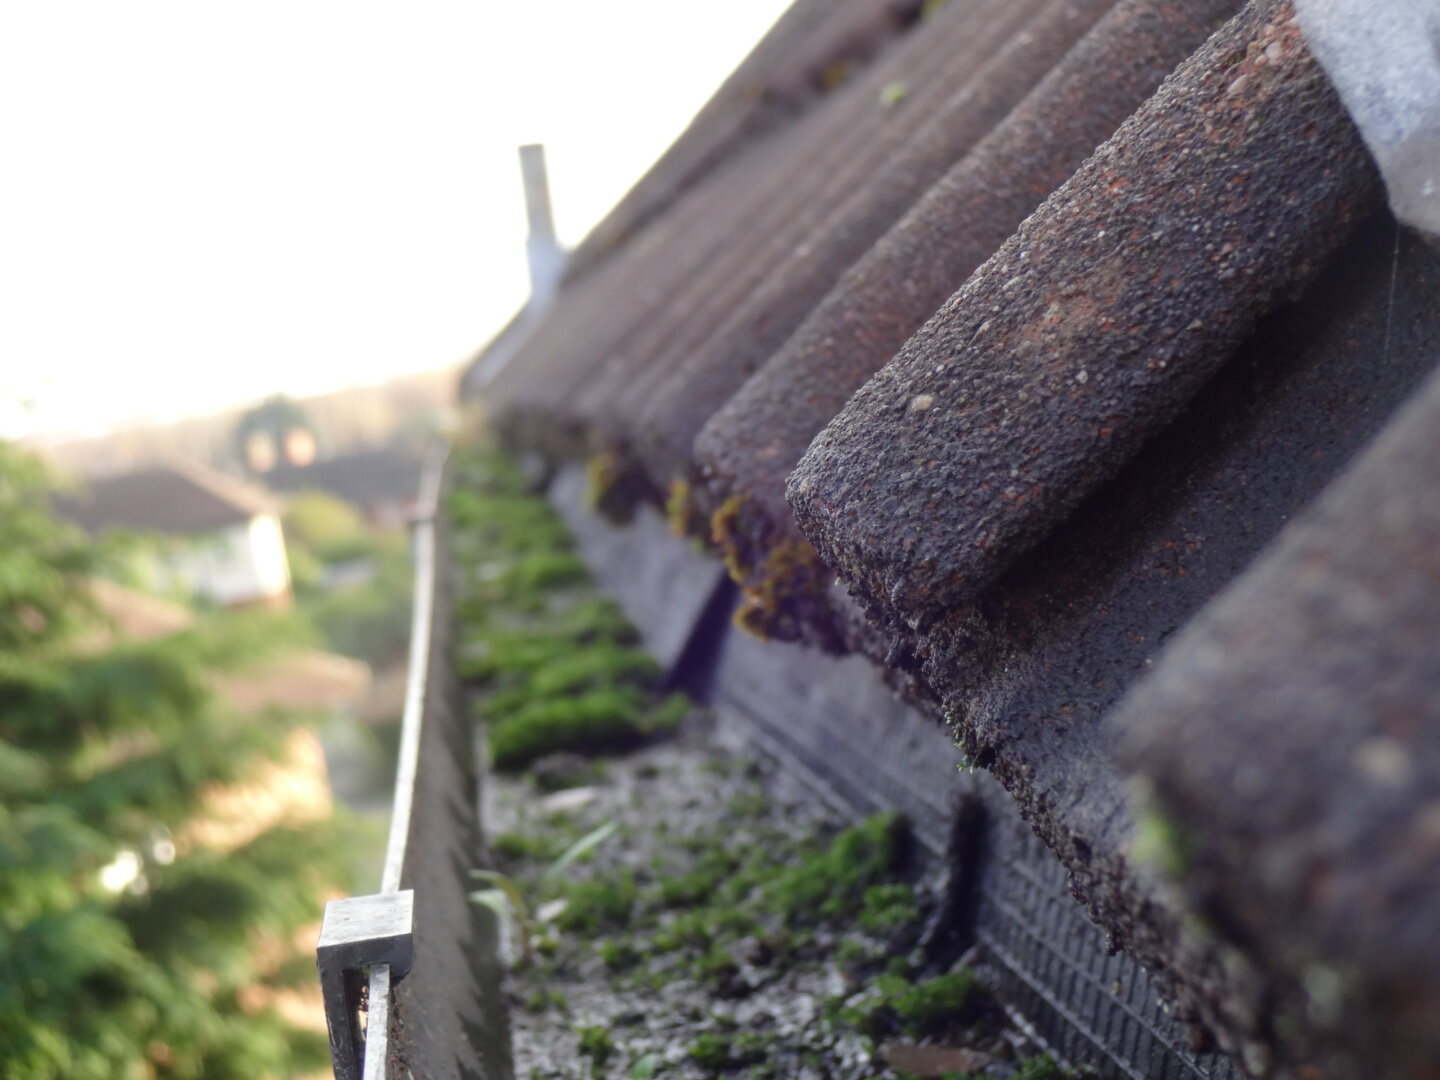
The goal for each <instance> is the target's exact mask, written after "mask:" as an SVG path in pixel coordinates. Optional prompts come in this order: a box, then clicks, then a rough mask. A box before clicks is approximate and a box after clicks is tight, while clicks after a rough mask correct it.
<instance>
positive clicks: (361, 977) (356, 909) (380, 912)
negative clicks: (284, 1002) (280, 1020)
mask: <svg viewBox="0 0 1440 1080" xmlns="http://www.w3.org/2000/svg"><path fill="white" fill-rule="evenodd" d="M414 934H415V892H414V890H413V889H403V890H401V891H398V892H386V893H377V894H375V895H373V896H353V897H348V898H346V899H343V900H331V901H330V902H329V903H328V904H326V905H325V919H324V922H323V923H322V924H321V926H320V940H319V942H318V943H317V944H316V946H315V966H316V967H317V968H319V970H320V988H321V991H322V993H323V994H324V997H325V1023H326V1026H327V1027H328V1028H329V1030H330V1059H331V1061H332V1062H334V1065H335V1080H360V1077H361V1063H362V1061H363V1060H364V1055H365V1034H364V1033H363V1032H362V1031H361V1029H360V1014H361V1012H363V1011H365V1006H366V1004H367V1003H366V1002H365V998H366V995H367V992H368V987H369V982H370V969H371V968H378V967H380V966H382V965H383V966H384V967H385V968H386V969H387V971H388V973H389V974H388V982H390V983H394V982H399V981H400V980H401V979H403V978H404V977H405V975H406V974H407V973H408V972H409V970H410V963H411V960H412V958H413V957H414V954H415V939H414ZM378 1015H384V1016H387V1017H388V1010H385V1011H384V1012H383V1013H380V1014H378ZM378 1015H377V1014H372V1019H378ZM377 1035H378V1036H379V1037H380V1039H381V1040H382V1041H383V1037H384V1035H383V1032H377Z"/></svg>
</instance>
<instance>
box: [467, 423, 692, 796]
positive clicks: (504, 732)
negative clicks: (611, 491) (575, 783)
mask: <svg viewBox="0 0 1440 1080" xmlns="http://www.w3.org/2000/svg"><path fill="white" fill-rule="evenodd" d="M454 468H455V474H454V475H455V490H454V492H453V493H452V495H451V498H450V501H449V509H450V515H451V520H452V522H453V524H454V526H455V528H454V530H453V531H454V534H455V535H454V541H453V548H454V551H455V558H456V562H457V563H458V564H459V565H460V566H461V568H462V571H463V572H462V574H461V585H462V588H461V592H460V595H459V596H458V597H457V601H456V612H457V618H458V620H459V623H460V634H459V637H460V649H459V656H458V657H457V660H456V667H457V669H458V670H459V672H460V674H461V676H462V678H464V679H466V680H467V681H468V682H469V683H470V684H471V686H472V687H473V688H475V689H476V690H478V691H479V694H478V695H477V705H476V708H477V715H478V716H479V718H481V719H482V720H483V721H485V722H486V724H487V725H488V732H487V734H488V740H489V745H490V756H491V761H492V762H493V764H494V766H495V767H496V768H498V769H503V770H514V769H523V768H525V767H526V766H527V765H529V764H530V763H531V762H532V761H534V760H535V759H536V758H538V757H542V756H544V755H547V754H551V753H555V752H558V751H571V752H578V753H585V754H599V753H606V752H610V751H617V750H623V749H627V748H629V747H633V746H635V745H637V744H639V743H641V742H643V741H645V740H647V739H649V738H652V737H655V736H658V735H662V734H665V733H668V732H671V731H673V730H675V728H676V727H678V726H679V724H680V722H681V720H682V719H683V718H684V715H685V714H686V713H687V712H688V710H689V708H690V705H689V702H688V699H686V698H685V697H684V696H683V695H670V696H668V697H666V698H663V699H657V697H656V693H655V691H656V689H657V687H658V682H659V678H660V674H661V672H660V669H659V667H658V665H657V664H656V663H655V662H654V660H652V659H651V658H650V657H649V656H648V655H646V653H644V652H643V651H642V650H640V649H638V648H636V647H635V644H636V641H637V635H636V634H635V632H634V629H633V628H632V627H631V626H630V625H629V623H628V621H627V620H626V619H625V617H624V615H623V614H622V613H621V612H620V610H619V608H618V607H616V606H615V605H614V604H613V603H612V602H610V601H609V600H606V599H604V598H602V597H599V596H597V595H595V593H594V590H593V586H592V585H591V584H590V582H589V577H588V574H587V573H586V570H585V565H584V563H583V561H582V560H581V559H580V557H579V556H578V555H576V554H575V553H574V552H573V551H572V550H571V549H570V540H569V537H568V535H567V534H566V531H565V528H564V526H563V524H562V523H561V522H560V520H559V518H558V517H556V515H555V514H554V512H553V511H552V510H551V508H550V506H549V505H548V504H547V503H546V502H545V500H544V499H541V498H539V497H538V496H535V495H532V494H530V493H529V492H528V491H527V490H526V485H525V481H524V478H523V476H522V475H520V474H519V471H518V470H517V469H515V468H514V467H513V464H511V463H508V462H507V461H506V459H505V458H504V457H503V456H502V455H499V454H495V453H490V452H485V451H468V452H460V453H457V455H456V459H455V467H454ZM601 471H602V472H603V471H604V470H601Z"/></svg>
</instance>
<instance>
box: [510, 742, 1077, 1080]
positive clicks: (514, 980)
mask: <svg viewBox="0 0 1440 1080" xmlns="http://www.w3.org/2000/svg"><path fill="white" fill-rule="evenodd" d="M567 783H579V784H581V785H582V786H577V787H563V786H562V787H561V788H560V790H558V791H547V790H546V789H547V788H553V787H555V786H557V785H564V784H567ZM486 802H487V805H486V810H485V812H486V818H487V821H488V822H489V825H490V829H489V843H490V848H491V855H492V858H493V863H494V865H495V866H496V867H497V868H499V869H500V870H502V871H504V872H505V873H507V874H509V875H510V876H511V877H512V878H513V879H514V881H515V882H516V884H517V885H518V886H519V888H520V889H521V890H522V892H523V893H524V894H525V897H526V900H527V903H528V904H529V905H530V907H531V908H532V915H534V914H535V913H536V912H538V914H539V916H541V917H543V918H535V919H534V922H533V925H532V941H533V942H534V943H535V945H536V949H535V958H534V959H533V960H532V961H531V962H529V963H524V962H520V963H513V960H514V958H515V957H517V956H518V954H519V953H520V948H519V944H518V942H519V936H520V931H519V930H518V929H517V926H516V924H515V923H514V922H511V923H509V925H508V927H507V933H506V935H505V937H506V938H507V943H506V949H507V951H508V953H509V954H510V955H511V957H512V963H513V966H512V968H511V972H510V976H509V979H508V984H507V997H508V1000H509V1003H510V1006H511V1024H512V1039H513V1045H514V1054H515V1075H516V1077H519V1078H524V1080H529V1078H532V1077H534V1078H542V1077H543V1078H560V1077H590V1076H634V1077H646V1076H651V1075H655V1076H665V1077H684V1078H700V1077H710V1076H716V1075H718V1074H721V1073H724V1074H728V1075H740V1076H750V1077H804V1078H811V1080H821V1078H837V1080H838V1078H850V1077H857V1078H858V1077H886V1076H890V1077H893V1076H899V1075H927V1076H994V1077H997V1078H998V1077H1006V1076H1015V1075H1023V1076H1036V1077H1039V1076H1046V1075H1063V1074H1061V1073H1060V1072H1059V1071H1058V1070H1054V1069H1053V1068H1051V1067H1048V1063H1047V1062H1045V1061H1044V1060H1043V1059H1040V1060H1037V1059H1036V1058H1035V1054H1036V1048H1035V1047H1033V1046H1032V1045H1030V1044H1028V1043H1027V1041H1026V1039H1025V1038H1024V1036H1023V1035H1022V1034H1021V1033H1020V1032H1019V1031H1018V1030H1016V1029H1014V1028H1013V1027H1012V1026H1011V1025H1009V1024H1008V1022H1007V1021H1006V1019H1005V1016H1004V1014H1003V1012H1001V1011H1000V1010H999V1008H998V1007H997V1006H996V1005H995V1004H994V1003H993V1002H992V1001H991V1000H990V999H989V998H988V996H987V995H986V994H985V992H984V991H983V989H982V988H979V987H976V988H975V990H974V991H973V992H972V993H970V994H969V995H968V997H966V999H965V1001H964V1003H963V1005H961V1006H960V1007H959V1008H957V1009H951V1008H949V1004H953V1003H947V1002H944V1001H942V1002H941V1003H940V1005H939V1008H938V1010H935V1009H932V1010H930V1011H929V1012H927V1011H926V1009H925V1008H924V1007H923V1002H921V1004H920V1006H917V1004H916V1002H917V1001H920V999H919V998H916V997H915V996H914V995H913V994H912V997H911V998H910V999H906V1000H908V1001H909V1003H910V1004H909V1006H902V1008H908V1009H909V1014H908V1017H901V1016H899V1015H897V1014H896V1012H895V1010H894V1009H893V1008H888V1007H886V1006H885V1004H884V1003H883V1002H882V1001H881V998H882V997H884V996H885V995H886V994H887V993H889V994H890V995H891V998H892V999H893V998H894V997H895V993H896V988H897V987H902V988H903V987H904V986H906V985H910V986H915V985H921V986H926V987H929V991H930V993H932V994H939V993H942V990H943V988H944V987H946V986H949V987H952V988H953V986H954V985H955V984H956V982H957V981H960V982H963V980H964V979H965V978H966V974H965V973H966V971H967V969H965V968H964V967H963V965H962V964H955V965H953V966H951V965H947V964H945V961H944V960H943V959H941V958H931V957H928V956H927V953H926V949H925V948H924V947H923V945H922V944H921V942H922V941H923V940H924V938H925V931H926V929H927V923H929V922H931V921H933V912H934V911H936V910H937V909H938V908H939V907H940V905H939V903H938V902H937V892H938V890H937V889H936V887H935V886H934V884H933V883H932V882H930V881H928V880H927V877H928V876H929V875H927V873H926V868H925V867H924V866H923V865H921V864H920V863H919V860H918V858H917V857H916V855H915V853H914V851H913V850H912V849H913V848H914V845H910V844H907V843H905V842H904V837H905V832H904V828H903V822H901V823H898V825H897V826H895V827H894V828H892V830H891V831H890V832H889V833H888V835H891V836H898V837H900V838H901V842H900V843H899V844H898V845H897V846H896V847H895V848H894V850H893V852H892V854H893V855H894V856H895V857H894V858H893V859H892V860H891V862H890V864H889V866H890V871H891V873H890V878H891V882H890V883H891V885H892V886H893V885H896V884H899V883H901V882H908V883H909V884H911V885H912V886H913V887H914V894H913V896H914V898H913V901H911V902H909V903H908V904H907V903H901V904H900V905H899V907H895V908H892V909H890V910H889V912H888V913H887V912H883V911H881V912H879V917H877V910H876V909H877V905H876V904H875V903H874V900H875V898H876V896H878V895H881V894H872V895H871V896H870V897H869V900H870V902H868V903H866V904H863V905H854V908H852V909H851V910H846V911H842V912H840V913H839V914H835V915H833V916H832V917H825V916H823V915H819V914H816V913H815V912H813V911H812V912H809V913H800V914H797V913H796V911H794V910H790V911H786V910H784V905H785V903H786V901H783V900H782V901H778V902H777V901H776V900H775V899H774V895H775V893H776V891H777V889H778V890H781V891H783V890H784V889H785V888H786V886H785V885H784V884H781V885H779V886H777V885H776V881H784V880H788V881H790V882H791V885H793V884H794V880H795V878H796V875H794V874H792V875H791V877H790V878H786V877H785V875H786V872H787V871H788V870H789V869H790V868H791V867H793V866H795V865H798V864H800V863H801V862H804V860H805V859H806V858H807V856H809V857H811V858H812V860H813V856H814V854H815V853H816V852H824V851H826V850H827V849H829V847H830V845H831V844H832V842H833V839H834V837H836V836H837V835H839V834H840V833H841V832H842V831H843V829H844V825H845V824H847V823H845V822H842V821H840V820H838V819H837V818H836V817H835V816H834V815H833V814H832V813H831V812H830V811H828V809H827V808H826V807H825V806H824V805H823V804H821V803H820V801H819V800H817V799H815V798H814V797H813V796H812V795H811V794H810V793H809V792H808V791H807V790H806V789H805V788H803V787H802V786H801V785H800V784H799V782H798V781H796V780H795V779H794V778H793V777H791V776H789V775H788V774H786V773H784V772H783V771H781V770H780V769H779V768H778V767H776V766H775V764H774V763H773V762H771V761H769V760H768V759H766V758H764V757H762V756H759V755H757V754H756V753H755V752H754V751H753V750H752V749H749V748H746V747H741V746H737V745H734V744H733V743H731V742H730V741H728V740H727V739H725V738H724V737H722V736H721V735H719V734H717V733H716V732H715V731H714V730H713V729H712V728H711V726H710V724H709V723H708V721H707V720H705V719H704V718H702V717H698V716H697V717H692V719H691V720H690V721H688V722H687V726H686V729H685V730H684V732H683V733H682V734H681V735H680V736H679V737H678V738H675V739H672V740H669V741H667V742H664V743H660V744H656V745H652V746H649V747H647V748H644V749H642V750H640V751H638V752H636V753H633V754H631V755H628V756H625V757H623V758H610V759H606V760H604V761H602V762H598V763H597V762H592V761H589V760H586V759H582V758H578V757H575V756H573V755H557V756H555V757H554V758H552V759H548V760H545V761H542V762H539V763H537V766H536V767H535V768H534V769H532V770H531V772H530V773H528V774H526V775H525V776H523V777H505V776H497V777H495V778H493V779H492V780H491V782H490V783H489V786H488V790H487V799H486ZM874 821H875V819H872V824H873V823H874ZM611 822H613V823H615V825H616V826H617V828H616V831H615V833H614V834H613V835H611V836H610V837H609V838H608V839H606V840H604V841H602V842H601V843H600V844H599V845H598V846H597V847H596V848H594V849H593V851H592V853H591V854H590V856H589V857H586V858H582V859H580V860H578V861H576V862H575V863H573V864H570V865H569V866H568V867H567V868H565V869H564V871H563V872H562V873H561V875H560V880H559V882H558V883H552V885H551V887H550V888H549V889H548V890H546V889H544V888H543V887H541V886H540V884H539V878H540V877H541V875H542V874H543V871H544V869H545V868H546V867H547V866H548V865H550V864H551V861H552V860H553V859H554V858H555V857H556V855H557V854H558V852H559V851H562V850H563V849H564V848H565V847H566V846H568V845H569V844H571V843H573V841H574V840H575V839H577V838H579V837H581V836H584V835H586V834H587V833H589V832H590V831H592V830H594V829H596V828H597V827H600V826H603V825H605V824H607V823H611ZM871 831H872V834H873V833H874V832H875V830H873V829H872V830H871ZM717 853H719V854H717ZM717 859H718V860H719V861H720V862H721V864H722V866H723V864H724V862H725V860H726V859H729V860H730V861H731V862H732V863H733V864H734V865H733V869H731V870H729V871H724V872H722V874H721V878H720V880H719V881H718V882H715V881H707V879H706V876H705V875H706V874H707V870H706V867H707V866H708V867H710V868H711V869H712V870H713V869H714V865H715V863H716V861H717ZM857 861H863V858H856V857H854V856H853V855H852V856H851V857H850V858H848V859H847V860H846V865H847V866H848V865H852V864H854V863H855V862H857ZM815 865H818V864H815V863H813V861H812V862H811V863H806V869H805V870H804V871H803V872H802V874H801V875H799V876H803V877H809V876H810V875H811V874H812V866H815ZM813 873H816V874H819V873H823V869H822V870H814V871H813ZM625 881H633V883H634V890H633V899H632V901H631V902H630V904H629V910H628V914H627V915H625V916H623V917H620V918H614V917H611V918H602V919H601V920H600V921H599V924H598V926H595V927H590V926H584V925H577V924H576V923H577V922H581V921H583V913H584V910H585V909H586V908H587V905H586V904H585V900H584V896H586V895H589V894H587V893H586V890H588V889H594V888H596V887H598V888H600V889H601V890H604V889H605V888H606V887H607V885H613V884H614V883H616V882H625ZM742 881H743V884H741V891H742V892H743V893H744V895H738V896H736V895H733V892H734V890H733V889H730V888H727V886H732V885H734V884H735V883H736V882H742ZM677 883H680V884H677ZM667 891H668V892H669V894H670V897H669V900H668V901H667V899H666V898H665V896H666V893H667ZM567 893H568V894H569V905H570V907H569V909H568V910H561V907H562V905H561V903H560V899H563V897H564V896H565V895H566V894H567ZM697 893H698V895H693V894H697ZM557 894H558V896H557ZM886 895H888V894H886ZM677 897H678V900H677ZM688 901H693V902H688ZM777 904H778V906H777ZM577 906H578V908H579V909H580V913H579V914H577ZM856 908H858V909H861V910H855V909H856ZM862 911H864V912H869V915H868V916H864V915H862ZM862 918H864V919H865V921H868V922H869V923H870V925H871V928H870V929H865V928H863V927H862V926H860V925H859V922H860V920H861V919H862ZM547 920H548V921H547ZM567 920H574V921H572V922H570V924H569V925H567ZM702 925H703V927H704V929H701V928H700V927H701V926H702ZM677 937H686V938H687V941H686V944H685V945H683V946H681V947H678V948H667V944H672V943H673V942H674V940H675V939H676V938H677ZM707 941H708V944H707ZM887 972H888V975H887V974H886V973H887ZM947 972H953V973H958V974H952V975H951V977H950V978H948V979H941V980H938V981H933V982H929V983H927V982H926V980H927V979H928V978H933V977H934V976H936V975H942V974H945V973H947ZM902 973H903V975H902ZM897 976H900V977H901V978H903V979H905V980H908V981H897ZM902 996H903V995H902ZM937 1012H938V1013H939V1014H940V1015H932V1014H933V1013H937ZM887 1059H892V1060H894V1061H895V1063H896V1064H898V1065H900V1066H902V1067H903V1068H905V1070H906V1071H905V1072H904V1073H899V1072H897V1071H896V1070H895V1069H894V1068H892V1067H891V1066H890V1065H889V1064H888V1063H887ZM1017 1070H1018V1071H1017Z"/></svg>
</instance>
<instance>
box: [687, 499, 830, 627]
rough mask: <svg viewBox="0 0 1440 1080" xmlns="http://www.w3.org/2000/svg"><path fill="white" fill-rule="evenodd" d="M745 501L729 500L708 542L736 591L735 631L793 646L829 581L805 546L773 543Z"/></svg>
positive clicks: (715, 517)
mask: <svg viewBox="0 0 1440 1080" xmlns="http://www.w3.org/2000/svg"><path fill="white" fill-rule="evenodd" d="M746 509H747V503H746V500H745V499H744V498H743V497H741V496H739V495H732V496H731V497H730V498H729V499H726V500H725V502H724V503H722V504H721V506H720V508H719V509H718V510H716V511H715V513H714V514H713V515H712V516H711V519H710V536H711V539H712V540H713V541H714V543H715V546H716V547H717V548H719V549H720V554H721V557H722V558H723V559H724V561H725V569H726V570H727V571H728V572H729V574H730V577H731V579H732V580H733V581H734V582H735V583H736V584H737V585H739V586H740V606H739V607H738V608H737V609H736V611H735V616H734V622H735V625H736V626H737V627H739V628H740V629H742V630H745V631H746V632H748V633H750V634H753V635H754V636H755V637H758V638H760V639H762V640H767V641H768V640H770V639H776V640H780V641H794V640H796V639H798V638H799V637H800V636H801V627H802V623H805V622H807V621H809V620H806V619H805V618H804V613H805V611H806V610H807V609H808V608H811V607H815V606H816V605H817V603H819V604H823V596H824V593H825V591H826V590H827V589H828V588H829V586H830V582H831V579H832V577H833V575H832V574H831V572H830V568H829V567H827V566H826V565H825V563H824V562H823V561H822V560H821V558H820V553H819V552H817V551H816V550H815V548H814V547H812V546H811V545H810V543H809V542H808V541H806V540H803V539H800V538H792V537H787V538H785V539H781V540H776V539H774V538H773V536H772V535H771V530H770V529H769V528H768V527H767V526H766V525H765V524H764V522H765V519H764V518H763V516H761V515H759V514H753V513H747V512H746Z"/></svg>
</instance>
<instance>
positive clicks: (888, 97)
mask: <svg viewBox="0 0 1440 1080" xmlns="http://www.w3.org/2000/svg"><path fill="white" fill-rule="evenodd" d="M909 96H910V87H908V86H906V85H905V84H904V83H903V82H890V83H886V84H885V85H884V86H882V87H881V88H880V104H881V105H882V106H884V107H885V108H887V109H889V108H893V107H894V106H896V105H899V104H900V103H901V102H902V101H904V100H905V99H906V98H907V97H909Z"/></svg>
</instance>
